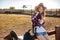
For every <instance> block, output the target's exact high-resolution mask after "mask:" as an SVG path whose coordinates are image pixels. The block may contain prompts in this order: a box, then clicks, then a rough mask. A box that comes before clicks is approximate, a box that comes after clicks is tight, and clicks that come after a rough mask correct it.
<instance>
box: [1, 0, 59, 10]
mask: <svg viewBox="0 0 60 40" xmlns="http://www.w3.org/2000/svg"><path fill="white" fill-rule="evenodd" d="M41 2H42V3H44V5H45V6H46V7H47V9H51V8H53V9H56V8H60V0H0V8H2V9H5V8H7V9H8V8H9V7H10V6H13V7H15V8H16V9H22V6H23V5H26V6H27V7H28V8H27V9H31V8H32V9H34V7H35V6H36V5H38V4H39V3H41Z"/></svg>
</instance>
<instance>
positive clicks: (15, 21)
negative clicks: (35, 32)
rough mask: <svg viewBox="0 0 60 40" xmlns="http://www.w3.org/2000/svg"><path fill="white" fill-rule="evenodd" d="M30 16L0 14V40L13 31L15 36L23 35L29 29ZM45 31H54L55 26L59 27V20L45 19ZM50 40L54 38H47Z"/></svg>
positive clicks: (55, 18)
mask: <svg viewBox="0 0 60 40" xmlns="http://www.w3.org/2000/svg"><path fill="white" fill-rule="evenodd" d="M31 24H32V23H31V16H28V15H17V14H0V40H3V38H4V37H5V36H6V35H8V34H9V32H10V31H11V30H14V31H15V32H16V33H17V35H23V34H24V33H25V32H26V31H27V30H28V29H31V27H32V25H31ZM45 25H46V27H45V28H46V30H47V31H51V30H55V25H60V18H57V17H45ZM49 37H50V40H55V38H54V37H55V36H54V35H52V36H49Z"/></svg>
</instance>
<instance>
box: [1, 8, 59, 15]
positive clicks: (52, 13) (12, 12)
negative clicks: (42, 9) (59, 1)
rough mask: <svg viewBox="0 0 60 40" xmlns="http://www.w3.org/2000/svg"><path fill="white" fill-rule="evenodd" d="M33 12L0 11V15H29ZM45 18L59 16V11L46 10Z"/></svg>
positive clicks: (18, 10)
mask: <svg viewBox="0 0 60 40" xmlns="http://www.w3.org/2000/svg"><path fill="white" fill-rule="evenodd" d="M33 12H34V10H20V9H14V10H10V9H0V14H1V13H3V14H4V13H5V14H7V13H8V14H28V15H31V14H32V13H33ZM46 16H60V9H47V10H46Z"/></svg>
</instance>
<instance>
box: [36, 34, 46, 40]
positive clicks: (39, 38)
mask: <svg viewBox="0 0 60 40" xmlns="http://www.w3.org/2000/svg"><path fill="white" fill-rule="evenodd" d="M37 39H38V40H46V39H45V37H44V36H43V35H40V36H37Z"/></svg>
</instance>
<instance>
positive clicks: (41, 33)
mask: <svg viewBox="0 0 60 40" xmlns="http://www.w3.org/2000/svg"><path fill="white" fill-rule="evenodd" d="M35 34H36V36H40V35H43V36H44V35H46V34H47V32H40V33H35Z"/></svg>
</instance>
